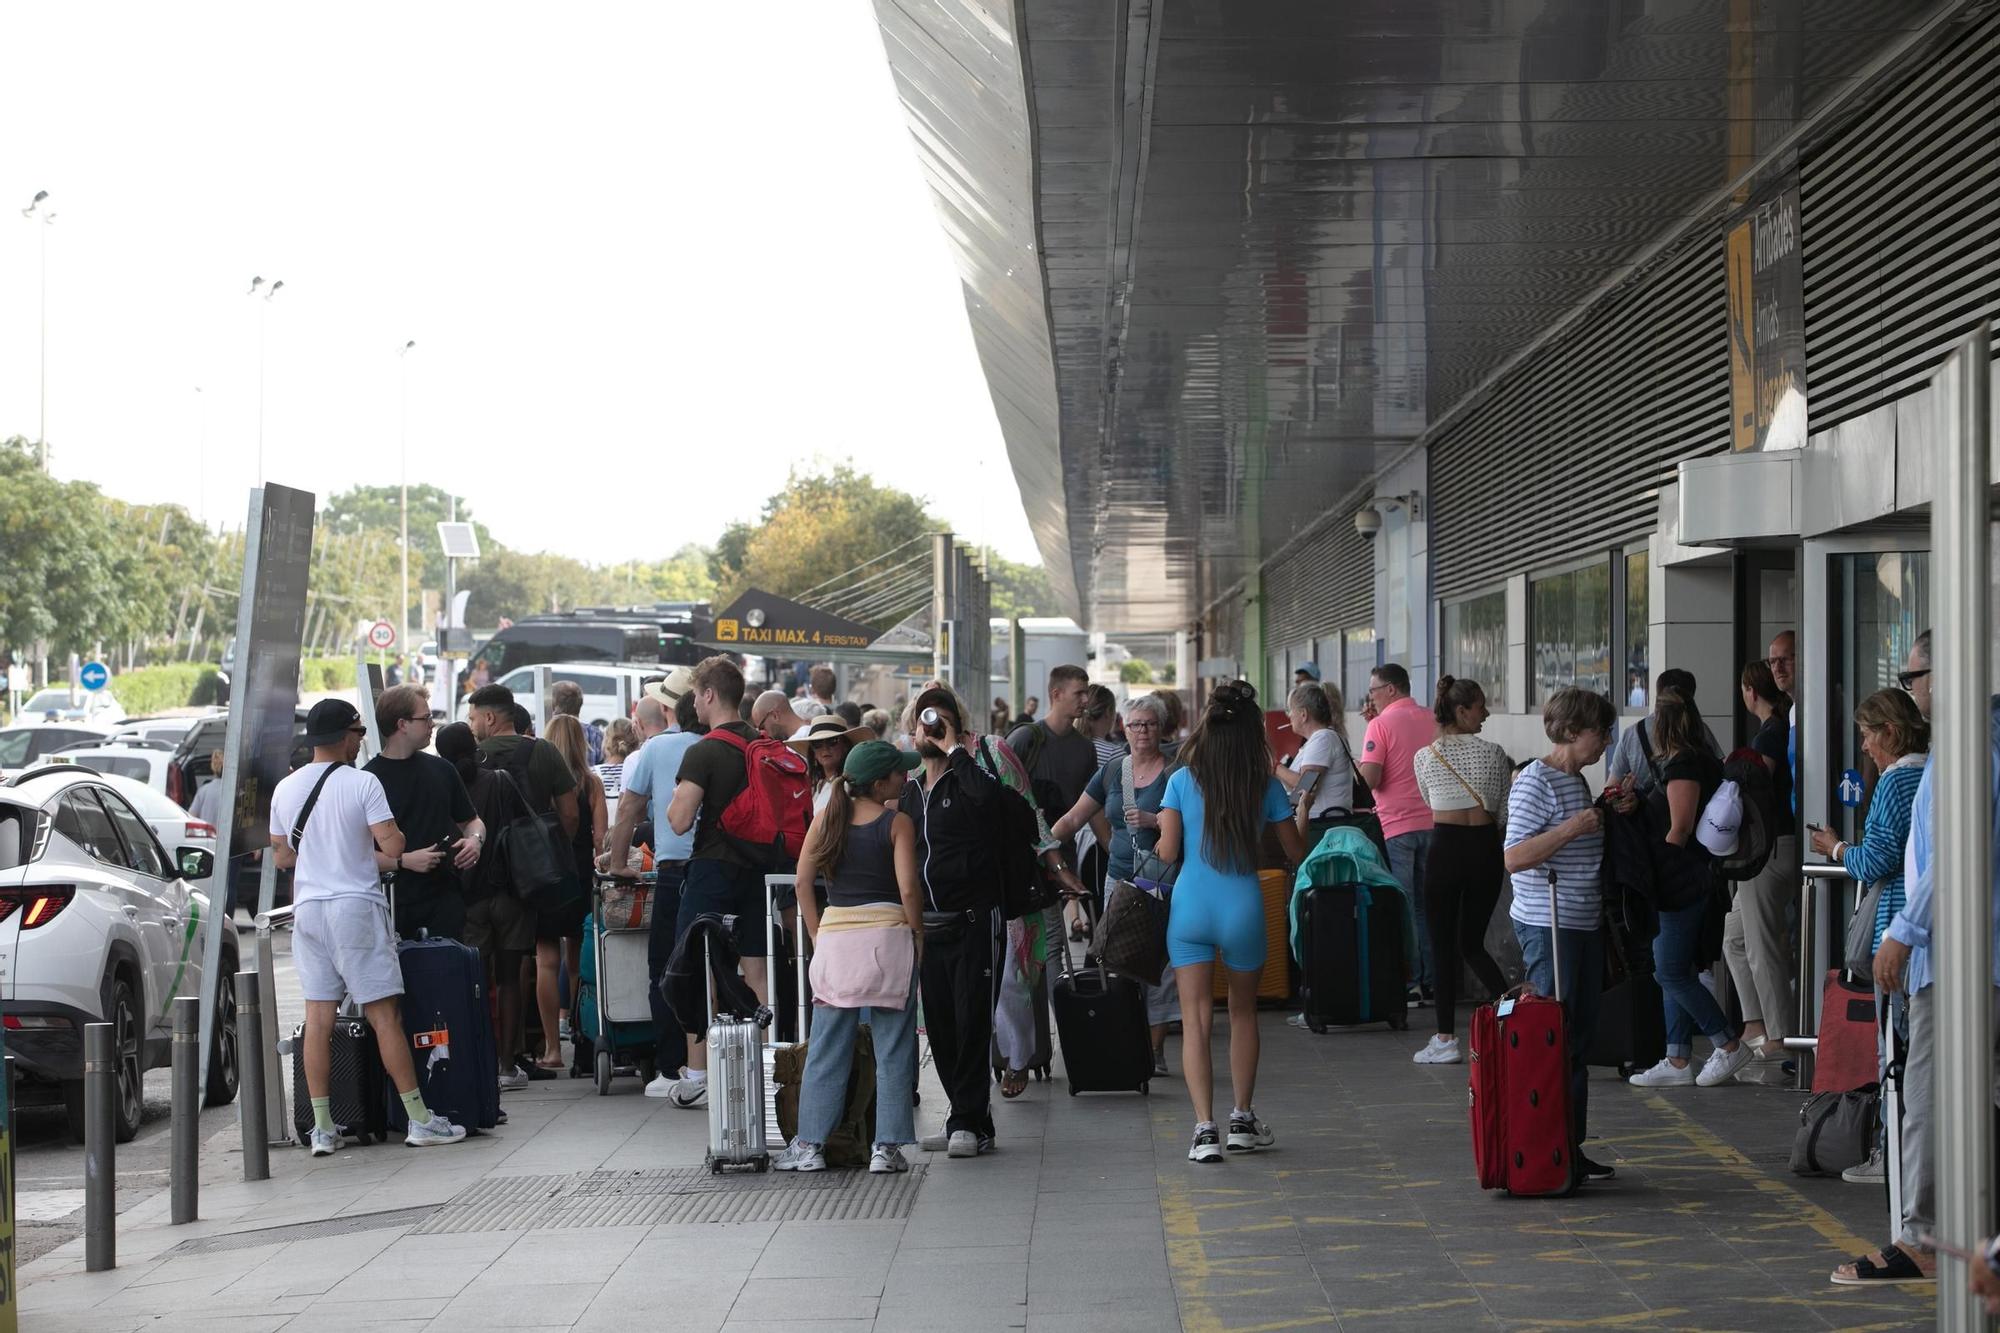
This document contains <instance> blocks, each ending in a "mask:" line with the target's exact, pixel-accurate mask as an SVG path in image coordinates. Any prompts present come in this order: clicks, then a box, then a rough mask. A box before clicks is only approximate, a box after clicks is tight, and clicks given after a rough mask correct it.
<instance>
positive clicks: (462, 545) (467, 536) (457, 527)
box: [438, 523, 479, 560]
mask: <svg viewBox="0 0 2000 1333" xmlns="http://www.w3.org/2000/svg"><path fill="white" fill-rule="evenodd" d="M438 541H439V542H440V543H442V544H443V546H444V553H445V555H446V557H448V558H449V559H452V560H477V559H478V558H479V536H478V534H477V533H475V532H474V531H473V530H472V525H471V524H470V523H440V524H438Z"/></svg>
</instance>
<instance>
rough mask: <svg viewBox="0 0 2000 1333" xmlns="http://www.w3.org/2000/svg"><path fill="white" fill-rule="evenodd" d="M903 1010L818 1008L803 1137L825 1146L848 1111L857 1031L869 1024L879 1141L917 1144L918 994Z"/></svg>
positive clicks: (804, 1090)
mask: <svg viewBox="0 0 2000 1333" xmlns="http://www.w3.org/2000/svg"><path fill="white" fill-rule="evenodd" d="M916 986H917V983H916V980H915V978H914V976H913V977H912V978H911V981H910V1003H909V1004H907V1005H905V1006H904V1007H903V1008H901V1009H834V1008H830V1007H829V1006H827V1005H817V1004H816V1005H814V1006H813V1011H812V1041H811V1042H810V1043H809V1044H808V1045H807V1046H806V1072H805V1079H804V1082H803V1083H802V1085H801V1086H800V1088H799V1137H800V1138H801V1139H804V1140H805V1141H806V1142H807V1143H819V1144H824V1143H825V1142H826V1140H827V1136H828V1135H829V1134H831V1133H833V1131H834V1128H835V1127H836V1126H838V1125H839V1124H840V1118H841V1116H842V1115H843V1114H844V1113H845V1112H846V1110H847V1080H848V1075H849V1074H850V1072H851V1071H852V1070H853V1068H854V1032H855V1029H856V1028H858V1027H860V1026H861V1024H863V1023H866V1024H868V1025H869V1028H870V1030H871V1032H872V1033H873V1035H874V1038H875V1138H874V1140H873V1142H875V1143H915V1142H916V1141H917V1118H916V1097H915V1095H914V1094H915V1093H916V1090H917V994H916Z"/></svg>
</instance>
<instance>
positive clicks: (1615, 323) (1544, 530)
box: [1430, 235, 1729, 598]
mask: <svg viewBox="0 0 2000 1333" xmlns="http://www.w3.org/2000/svg"><path fill="white" fill-rule="evenodd" d="M1728 316H1729V312H1728V292H1727V287H1726V277H1725V270H1724V266H1723V255H1722V249H1721V238H1720V236H1719V235H1717V236H1715V237H1713V238H1711V240H1701V241H1697V242H1695V243H1692V244H1689V245H1687V246H1685V247H1684V248H1683V249H1682V250H1681V251H1680V252H1679V253H1678V254H1675V255H1673V256H1671V257H1669V258H1667V259H1666V260H1664V261H1663V262H1662V263H1660V264H1659V265H1658V266H1657V267H1655V268H1654V269H1653V270H1652V271H1650V272H1649V273H1647V274H1646V275H1644V276H1643V277H1642V278H1640V279H1639V280H1638V281H1637V282H1635V283H1633V284H1632V285H1630V286H1628V287H1627V288H1626V289H1625V290H1623V291H1621V292H1618V293H1616V294H1614V295H1613V296H1611V297H1610V298H1609V299H1607V300H1606V301H1604V302H1603V303H1601V304H1600V305H1599V306H1598V307H1597V308H1596V309H1595V310H1593V311H1592V312H1591V313H1590V314H1589V315H1588V316H1586V317H1585V318H1584V319H1582V320H1581V321H1579V322H1578V323H1577V325H1576V326H1575V327H1573V328H1571V329H1570V330H1568V331H1567V332H1566V333H1565V334H1564V335H1563V336H1562V337H1561V338H1559V339H1558V340H1556V341H1555V342H1554V343H1552V344H1550V345H1549V346H1547V347H1544V348H1542V349H1541V350H1540V351H1538V352H1537V353H1536V354H1535V355H1534V356H1533V357H1532V358H1530V359H1529V360H1528V361H1527V362H1525V363H1524V364H1523V365H1521V366H1520V367H1519V368H1517V369H1516V370H1515V372H1514V373H1513V374H1512V375H1510V376H1509V377H1508V378H1507V380H1506V381H1505V382H1504V383H1502V384H1501V385H1499V386H1498V387H1497V388H1496V389H1495V390H1494V392H1493V393H1492V395H1491V396H1489V397H1488V398H1487V399H1486V400H1485V401H1484V402H1482V403H1480V404H1479V405H1478V406H1477V407H1475V408H1474V409H1472V411H1471V412H1469V413H1468V414H1467V415H1465V416H1463V417H1461V418H1460V419H1459V420H1458V421H1456V422H1454V423H1453V424H1452V426H1451V427H1450V428H1449V429H1448V430H1446V431H1445V432H1444V433H1443V434H1442V435H1440V436H1439V437H1438V438H1437V439H1436V440H1434V441H1433V442H1432V445H1431V454H1430V476H1431V486H1430V490H1431V501H1430V503H1431V509H1430V519H1431V534H1430V535H1431V552H1432V561H1433V580H1434V585H1433V588H1432V593H1433V595H1434V596H1436V597H1438V598H1450V597H1454V596H1457V595H1460V594H1462V593H1469V592H1473V591H1476V590H1477V589H1479V588H1482V587H1485V586H1488V585H1491V584H1492V583H1494V582H1495V581H1497V580H1499V579H1501V578H1504V577H1506V576H1507V575H1510V574H1516V573H1520V572H1523V571H1532V570H1534V569H1537V568H1540V567H1545V566H1549V565H1554V564H1558V563H1561V562H1563V561H1566V560H1571V559H1574V558H1576V557H1578V556H1582V555H1586V554H1589V553H1591V552H1595V551H1608V550H1610V549H1611V548H1612V547H1614V546H1620V545H1623V544H1625V543H1626V542H1630V541H1633V540H1635V539H1637V538H1641V537H1643V536H1645V535H1646V534H1647V533H1649V532H1651V531H1652V529H1653V526H1654V522H1655V518H1656V516H1657V508H1658V499H1659V488H1660V486H1661V485H1662V484H1664V483H1666V482H1669V481H1671V480H1672V479H1673V473H1674V465H1675V464H1676V463H1678V462H1679V461H1680V460H1682V459H1685V458H1699V457H1702V456H1704V455H1708V454H1714V453H1719V452H1721V451H1722V450H1724V449H1727V448H1728V447H1729V323H1728Z"/></svg>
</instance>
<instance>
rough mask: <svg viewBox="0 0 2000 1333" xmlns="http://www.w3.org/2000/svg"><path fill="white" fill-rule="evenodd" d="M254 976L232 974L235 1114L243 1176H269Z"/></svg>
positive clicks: (259, 1007) (261, 1037)
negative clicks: (237, 1076)
mask: <svg viewBox="0 0 2000 1333" xmlns="http://www.w3.org/2000/svg"><path fill="white" fill-rule="evenodd" d="M261 989H262V987H261V986H260V985H259V984H258V978H257V975H256V974H255V973H253V972H238V973H237V974H236V1064H237V1067H238V1068H239V1069H241V1070H242V1071H243V1073H242V1086H240V1087H238V1088H237V1089H236V1115H237V1120H238V1123H239V1124H240V1126H241V1128H242V1130H243V1178H244V1179H245V1180H269V1179H270V1178H271V1136H270V1126H269V1124H268V1123H267V1122H266V1121H265V1119H264V1110H265V1107H264V1051H263V1046H264V1018H263V1003H262V1000H261V998H260V997H259V994H258V992H259V991H260V990H261Z"/></svg>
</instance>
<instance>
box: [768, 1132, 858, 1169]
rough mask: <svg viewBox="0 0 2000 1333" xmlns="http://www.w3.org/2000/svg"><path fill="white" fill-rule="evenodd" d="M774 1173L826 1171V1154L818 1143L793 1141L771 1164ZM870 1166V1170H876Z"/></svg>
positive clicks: (800, 1140) (801, 1140)
mask: <svg viewBox="0 0 2000 1333" xmlns="http://www.w3.org/2000/svg"><path fill="white" fill-rule="evenodd" d="M771 1169H772V1170H773V1171H824V1170H826V1153H825V1151H824V1150H823V1149H822V1148H821V1147H820V1145H819V1144H817V1143H807V1142H806V1141H805V1140H804V1139H793V1140H792V1141H791V1142H790V1143H788V1144H786V1145H785V1150H784V1151H783V1152H781V1153H779V1154H778V1155H777V1157H776V1158H775V1159H773V1160H772V1162H771ZM874 1169H875V1168H874V1165H873V1164H872V1163H871V1164H870V1165H869V1170H871V1171H872V1170H874Z"/></svg>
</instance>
